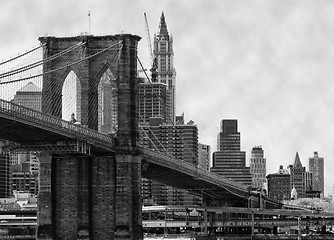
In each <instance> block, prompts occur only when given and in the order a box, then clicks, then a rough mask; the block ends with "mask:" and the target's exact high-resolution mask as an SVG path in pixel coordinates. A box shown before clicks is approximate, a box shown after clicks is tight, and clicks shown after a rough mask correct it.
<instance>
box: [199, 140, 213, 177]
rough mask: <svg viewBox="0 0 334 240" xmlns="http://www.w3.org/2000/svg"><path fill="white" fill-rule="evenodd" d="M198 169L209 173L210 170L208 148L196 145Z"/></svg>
mask: <svg viewBox="0 0 334 240" xmlns="http://www.w3.org/2000/svg"><path fill="white" fill-rule="evenodd" d="M198 167H199V168H201V169H205V170H207V171H209V169H210V146H209V145H206V144H202V143H199V144H198Z"/></svg>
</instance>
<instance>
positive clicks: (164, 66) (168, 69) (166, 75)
mask: <svg viewBox="0 0 334 240" xmlns="http://www.w3.org/2000/svg"><path fill="white" fill-rule="evenodd" d="M153 54H154V57H155V59H156V60H157V68H158V69H157V71H158V74H157V81H158V82H159V83H164V84H167V95H168V97H167V115H168V117H167V118H166V121H168V122H169V123H174V121H175V78H176V72H175V69H174V66H173V63H174V59H173V58H174V51H173V38H172V36H171V35H169V33H168V30H167V24H166V21H165V15H164V13H162V14H161V17H160V24H159V32H158V33H157V34H155V35H154V41H153Z"/></svg>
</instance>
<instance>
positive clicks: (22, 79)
mask: <svg viewBox="0 0 334 240" xmlns="http://www.w3.org/2000/svg"><path fill="white" fill-rule="evenodd" d="M120 43H121V41H119V42H117V43H115V44H113V45H111V46H109V47H107V48H105V49H103V50H101V51H99V52H97V53H94V54H92V55H90V56H88V57H85V58H83V59H80V60H78V61H76V62H73V63H71V64H69V65H66V66H63V67H60V68H57V69H53V70H50V71H47V72H44V73H40V74H36V75H33V76H29V77H25V78H20V79H15V80H11V81H7V82H0V85H3V84H8V83H14V82H19V81H24V80H27V79H32V78H37V77H40V76H44V75H46V74H49V73H53V72H56V71H59V70H62V69H64V68H67V67H70V66H73V65H75V64H78V63H81V62H83V61H85V60H87V59H90V58H92V57H95V56H96V55H98V54H100V53H102V52H105V51H107V50H109V49H111V48H112V47H114V46H116V45H117V44H120ZM122 46H123V44H121V47H120V48H119V50H120V49H121V48H122Z"/></svg>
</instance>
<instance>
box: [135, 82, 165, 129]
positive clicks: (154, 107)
mask: <svg viewBox="0 0 334 240" xmlns="http://www.w3.org/2000/svg"><path fill="white" fill-rule="evenodd" d="M138 95H139V97H138V98H139V116H140V118H139V124H140V125H141V126H145V125H149V123H150V118H152V117H153V118H162V119H163V120H164V122H169V121H167V118H168V116H167V85H166V84H164V83H140V84H139V94H138Z"/></svg>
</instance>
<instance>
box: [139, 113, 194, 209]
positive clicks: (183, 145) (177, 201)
mask: <svg viewBox="0 0 334 240" xmlns="http://www.w3.org/2000/svg"><path fill="white" fill-rule="evenodd" d="M143 129H144V131H145V130H147V131H145V132H146V135H145V136H142V137H141V146H144V147H147V148H151V149H157V150H158V151H161V152H165V151H167V152H168V154H169V155H171V156H173V157H174V158H176V159H180V160H182V161H185V162H188V163H190V164H192V165H194V166H197V165H198V129H197V126H196V125H195V124H194V123H193V122H192V121H189V122H188V123H187V124H176V125H172V124H165V123H164V121H163V119H162V118H151V119H150V126H146V127H143ZM142 194H143V201H144V204H152V203H153V204H159V205H198V204H199V200H198V198H196V197H193V196H191V195H189V194H188V193H186V191H185V190H180V189H176V188H172V187H169V186H166V185H163V184H160V183H157V182H154V181H147V180H143V182H142ZM150 199H152V200H150Z"/></svg>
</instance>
